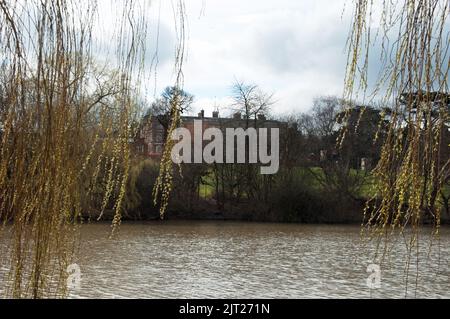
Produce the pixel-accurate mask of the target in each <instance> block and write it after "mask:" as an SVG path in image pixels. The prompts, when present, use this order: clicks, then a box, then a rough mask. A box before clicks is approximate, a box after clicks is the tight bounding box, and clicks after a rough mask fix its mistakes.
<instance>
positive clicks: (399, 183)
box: [340, 0, 450, 269]
mask: <svg viewBox="0 0 450 319" xmlns="http://www.w3.org/2000/svg"><path fill="white" fill-rule="evenodd" d="M449 5H450V4H449V2H448V1H447V0H425V1H416V0H407V1H382V2H373V1H369V0H358V1H355V2H354V11H353V22H352V27H351V30H350V34H349V38H348V61H347V73H346V80H345V97H346V99H347V100H351V99H361V98H362V99H364V98H365V97H367V96H369V97H372V98H377V99H379V100H382V101H383V102H384V104H385V105H384V106H386V107H390V112H389V114H387V113H384V115H385V118H383V120H386V119H387V120H388V121H389V126H388V129H387V132H386V139H385V141H384V145H383V147H382V151H381V159H380V161H379V162H378V164H377V166H376V168H375V169H374V171H373V175H374V178H375V181H376V183H375V184H374V185H375V187H374V189H373V194H374V196H373V198H372V199H371V200H370V201H369V202H368V204H367V205H366V209H365V214H364V216H365V217H364V218H365V219H364V224H363V225H364V226H366V227H365V229H366V230H368V231H369V232H368V234H369V236H370V238H376V239H377V240H378V244H379V245H378V247H379V248H382V251H381V257H382V256H383V255H384V254H385V252H386V251H387V250H388V246H389V243H390V237H391V234H394V233H395V232H396V231H397V230H399V231H400V232H401V233H403V234H405V232H406V230H407V229H408V231H409V230H411V231H410V232H408V234H409V235H408V236H409V237H408V238H409V239H408V240H407V248H408V251H410V252H411V251H412V250H415V251H416V252H417V254H416V256H417V259H416V266H417V267H418V258H419V257H418V251H419V229H420V226H421V225H422V223H423V222H424V221H430V222H431V223H432V224H433V225H434V233H435V234H437V233H438V231H439V226H440V219H441V216H440V214H441V210H442V204H441V202H440V201H439V198H438V196H437V195H438V194H439V193H440V191H441V190H442V188H443V183H444V181H445V178H446V177H448V176H449V172H450V158H449V157H450V156H449V155H448V154H449V152H448V147H449V146H448V145H446V144H445V143H444V142H443V141H444V139H443V137H444V136H445V134H447V135H448V130H449V118H450V117H449V113H450V95H449V87H448V72H449V66H450V57H449V45H450V41H449V39H450V21H449V10H450V9H449ZM375 9H379V10H380V11H381V12H382V14H381V16H380V20H379V21H373V15H372V13H373V12H374V10H375ZM373 22H375V23H373ZM374 27H375V28H374ZM373 46H378V47H379V48H380V52H381V56H380V57H374V58H376V59H379V63H380V65H381V68H382V69H381V70H376V71H377V72H378V71H380V72H379V74H380V76H379V77H378V80H377V82H376V83H375V85H374V86H373V87H369V84H368V82H369V81H368V79H369V74H368V72H369V70H368V65H369V60H370V59H371V58H373V57H371V54H370V52H369V51H370V50H371V48H373ZM370 89H373V90H372V92H370ZM345 134H346V128H345V127H344V128H343V129H342V131H341V134H340V142H342V140H343V139H345ZM446 154H447V155H446ZM409 256H411V254H409ZM409 258H410V257H408V261H407V269H409V266H410V260H409Z"/></svg>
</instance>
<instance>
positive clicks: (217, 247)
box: [71, 222, 450, 298]
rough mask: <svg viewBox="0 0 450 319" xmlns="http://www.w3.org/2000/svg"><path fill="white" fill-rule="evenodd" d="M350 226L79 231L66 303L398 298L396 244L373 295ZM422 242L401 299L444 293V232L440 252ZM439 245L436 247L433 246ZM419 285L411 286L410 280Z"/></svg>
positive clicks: (365, 255)
mask: <svg viewBox="0 0 450 319" xmlns="http://www.w3.org/2000/svg"><path fill="white" fill-rule="evenodd" d="M359 231H360V229H359V227H357V226H314V225H296V224H258V223H238V222H236V223H234V222H164V223H148V224H124V225H122V226H121V229H120V235H119V238H118V239H115V240H110V239H108V235H109V232H110V226H109V225H107V224H104V225H86V226H83V227H82V244H81V247H80V256H79V257H78V258H77V263H78V264H79V265H80V267H81V272H82V281H81V289H80V290H79V291H77V292H73V293H72V294H71V297H73V298H86V297H88V298H89V297H95V298H165V297H170V298H379V297H387V298H397V297H399V298H404V297H405V291H406V290H405V287H406V284H405V279H406V277H405V272H404V269H405V261H406V260H407V258H406V256H407V255H406V249H405V245H404V243H403V242H402V238H399V241H398V242H397V243H396V245H395V249H394V250H393V251H392V252H391V254H390V255H389V257H388V258H387V259H386V260H387V262H386V263H385V264H384V265H382V268H381V288H380V289H376V290H371V289H369V288H368V287H367V283H366V280H367V278H368V276H369V275H370V274H369V273H367V266H368V265H369V264H371V257H373V256H372V255H371V254H370V251H371V249H369V248H364V246H363V245H362V244H361V241H360V232H359ZM426 238H427V237H425V236H424V240H423V241H422V242H423V246H422V248H421V250H422V252H421V254H420V255H419V257H420V258H419V272H417V271H416V270H415V269H416V268H415V267H416V258H415V253H413V254H412V255H413V256H412V259H411V270H410V276H409V279H408V281H409V282H410V284H409V285H408V287H409V288H408V294H407V297H420V298H422V297H425V298H433V297H438V298H439V297H444V298H449V297H450V268H449V266H450V263H449V259H450V230H449V229H443V231H442V234H441V240H440V241H441V242H440V245H439V247H440V249H438V246H435V248H432V249H431V254H429V256H428V254H427V252H428V251H430V250H429V247H428V245H427V244H428V243H429V241H428V240H425V239H426ZM435 244H436V245H437V243H435ZM416 280H417V282H416Z"/></svg>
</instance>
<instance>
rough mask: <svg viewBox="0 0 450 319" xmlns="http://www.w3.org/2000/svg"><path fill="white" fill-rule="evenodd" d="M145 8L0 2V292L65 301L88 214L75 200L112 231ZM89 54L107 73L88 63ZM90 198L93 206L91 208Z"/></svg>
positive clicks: (124, 170)
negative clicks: (107, 214) (4, 267)
mask: <svg viewBox="0 0 450 319" xmlns="http://www.w3.org/2000/svg"><path fill="white" fill-rule="evenodd" d="M150 4H151V3H150V2H149V1H115V0H111V3H108V4H107V8H111V17H112V20H109V19H108V18H107V17H105V16H101V14H100V13H101V12H100V10H99V8H100V7H101V6H102V7H101V10H106V9H105V3H104V2H98V1H82V2H80V1H72V0H64V1H62V0H53V1H50V0H42V1H41V0H39V1H37V0H36V1H34V0H31V1H26V2H25V1H20V0H9V1H4V0H0V57H1V64H0V140H1V144H0V221H1V222H2V223H3V228H2V229H1V232H0V235H1V236H2V240H6V241H7V247H8V252H7V254H6V255H2V256H0V257H1V260H0V261H1V263H2V264H5V263H8V264H9V266H8V268H9V269H10V272H9V274H8V278H6V280H5V281H4V282H6V283H8V284H7V285H8V287H7V288H8V289H7V291H6V294H7V296H10V297H14V298H23V297H25V298H29V297H31V298H42V297H51V296H53V297H64V296H66V295H67V287H66V277H67V273H66V269H67V265H68V264H70V263H71V262H73V258H74V252H75V251H76V248H77V243H78V241H77V236H78V235H77V234H78V225H79V224H80V222H82V215H83V214H86V210H89V209H90V208H91V207H90V206H89V207H87V205H86V203H90V202H93V203H94V204H95V205H94V206H96V207H95V208H96V209H98V210H99V211H100V212H101V214H103V212H104V210H105V209H106V208H107V207H112V210H113V212H114V213H113V223H112V228H113V229H112V233H114V232H115V231H116V230H117V227H118V226H119V224H120V220H121V212H122V206H123V199H124V195H125V192H126V190H125V185H126V182H127V179H128V175H129V160H130V150H129V138H130V137H132V136H133V134H134V132H133V131H132V125H131V124H132V123H131V121H132V119H133V117H134V115H135V113H136V103H135V101H136V99H137V97H138V96H139V91H140V89H141V87H142V84H141V80H142V75H143V73H144V71H145V70H144V61H145V59H144V57H145V46H144V44H145V43H146V37H147V25H148V15H147V13H146V10H148V8H150ZM182 9H183V7H182V6H181V9H180V10H182ZM183 24H184V21H183V20H180V25H181V26H183ZM101 30H107V31H108V32H107V34H104V33H102V34H99V33H100V32H101ZM101 43H103V44H101ZM98 50H101V53H102V55H105V54H106V55H107V58H106V61H103V63H105V65H107V67H100V68H99V63H101V62H98V61H97V62H96V61H95V60H96V57H97V52H98ZM181 51H182V49H179V52H181ZM182 59H183V56H178V59H177V61H178V62H177V68H179V69H181V65H182V63H181V61H182ZM179 73H181V71H180V72H179ZM178 78H180V76H178ZM177 82H180V83H181V80H177ZM99 194H102V200H97V201H95V200H93V198H94V197H98V195H99ZM101 214H100V215H101Z"/></svg>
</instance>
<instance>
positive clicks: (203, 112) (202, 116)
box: [198, 110, 205, 118]
mask: <svg viewBox="0 0 450 319" xmlns="http://www.w3.org/2000/svg"><path fill="white" fill-rule="evenodd" d="M198 117H199V118H204V117H205V110H201V111H200V113H198Z"/></svg>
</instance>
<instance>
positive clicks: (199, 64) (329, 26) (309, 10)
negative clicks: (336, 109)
mask: <svg viewBox="0 0 450 319" xmlns="http://www.w3.org/2000/svg"><path fill="white" fill-rule="evenodd" d="M185 3H186V11H187V12H186V14H187V19H188V22H187V35H188V40H187V58H186V62H185V66H184V79H185V89H186V90H187V91H189V92H190V93H192V94H194V95H195V105H194V112H198V111H199V110H200V109H205V111H206V112H207V114H209V113H210V112H211V111H212V110H213V109H214V107H220V108H223V109H226V108H227V106H229V104H230V94H231V92H230V91H231V85H232V84H233V82H234V81H235V80H236V79H238V80H240V81H245V82H247V83H253V84H257V85H259V86H260V87H261V88H262V89H263V90H264V91H266V92H268V93H274V97H275V100H276V104H275V105H274V107H273V112H274V113H277V114H282V113H286V112H292V111H304V110H307V109H308V108H309V107H310V106H311V104H312V100H313V98H314V97H316V96H320V95H341V94H342V90H343V77H344V71H345V61H346V54H345V41H346V38H347V34H348V29H349V24H350V15H351V9H352V8H351V5H352V3H351V1H345V0H314V1H310V0H295V1H294V0H276V1H275V0H245V1H242V0H227V1H223V0H188V1H185ZM159 6H160V7H159ZM152 7H153V8H152V14H153V15H154V18H155V19H156V18H157V17H158V16H159V15H160V24H159V26H160V27H159V47H158V58H159V64H158V70H157V77H156V81H154V80H153V81H152V84H151V85H150V86H151V87H153V89H150V90H149V91H151V92H152V94H151V96H150V99H151V98H152V97H153V96H154V95H153V91H154V90H155V89H156V90H155V91H156V92H157V93H159V92H161V91H162V89H163V88H164V87H165V86H167V85H170V84H171V83H173V63H174V62H173V56H174V45H175V42H176V41H175V33H174V27H173V21H174V16H173V7H172V3H171V1H166V0H162V1H160V2H157V1H155V2H153V4H152ZM159 8H160V9H159ZM344 9H345V10H344ZM155 30H156V29H155V28H153V31H151V32H155ZM155 38H156V37H155V36H154V34H153V36H150V39H151V40H150V41H154V40H155ZM150 46H151V47H154V46H155V44H154V43H153V44H151V45H150ZM224 112H225V111H224Z"/></svg>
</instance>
